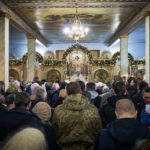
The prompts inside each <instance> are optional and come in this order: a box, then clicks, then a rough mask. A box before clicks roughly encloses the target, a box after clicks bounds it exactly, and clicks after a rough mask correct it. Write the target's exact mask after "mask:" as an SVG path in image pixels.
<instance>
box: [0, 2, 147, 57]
mask: <svg viewBox="0 0 150 150" xmlns="http://www.w3.org/2000/svg"><path fill="white" fill-rule="evenodd" d="M77 7H78V15H79V18H80V21H81V23H82V25H83V26H86V27H88V28H89V33H88V35H87V36H86V37H85V38H83V39H81V40H80V41H79V42H80V43H83V44H84V43H85V44H87V45H90V44H92V43H95V45H96V44H101V45H104V47H106V48H109V46H110V45H112V43H114V42H115V41H116V40H117V39H118V38H119V37H120V35H122V34H130V35H131V36H129V44H131V45H129V51H130V52H131V51H132V50H133V49H136V50H137V49H138V47H140V46H139V45H140V43H142V44H143V43H144V42H145V25H144V19H145V18H144V15H145V13H146V12H147V11H148V10H149V11H150V0H0V11H2V12H6V13H8V14H9V15H10V16H11V20H10V24H11V25H10V44H11V46H10V48H11V49H14V47H15V45H16V44H18V47H17V48H15V50H16V49H17V50H16V51H17V52H16V54H19V57H21V55H22V54H21V53H23V51H27V46H26V44H27V39H26V35H33V36H35V37H36V38H37V39H38V40H39V41H41V43H43V44H44V45H45V46H52V47H53V46H54V45H55V46H56V45H61V44H72V43H74V42H75V41H74V40H73V39H70V38H68V37H67V36H66V35H65V34H64V32H63V30H64V28H65V27H71V26H72V23H73V21H74V17H75V13H76V8H77ZM141 25H142V26H141ZM139 27H140V28H139ZM21 44H23V45H21ZM144 44H145V43H144ZM144 44H143V45H144ZM132 45H134V46H136V45H138V47H136V48H134V46H132ZM91 47H93V46H91ZM47 49H48V47H47ZM56 49H60V48H56ZM110 49H112V50H113V48H111V47H110ZM143 49H144V46H142V47H141V48H140V50H139V52H138V53H140V54H141V53H142V50H143ZM100 50H103V49H101V48H100ZM105 50H106V49H105ZM115 50H116V49H114V51H115ZM117 50H119V46H118V48H117ZM138 53H135V54H138Z"/></svg>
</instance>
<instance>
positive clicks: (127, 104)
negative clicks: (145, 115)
mask: <svg viewBox="0 0 150 150" xmlns="http://www.w3.org/2000/svg"><path fill="white" fill-rule="evenodd" d="M115 112H116V113H117V114H118V116H119V118H122V116H123V118H128V117H130V118H132V117H133V118H134V116H135V113H136V110H135V107H134V104H133V103H132V101H130V100H129V99H120V100H119V101H117V102H116V107H115Z"/></svg>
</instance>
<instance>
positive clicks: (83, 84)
mask: <svg viewBox="0 0 150 150" xmlns="http://www.w3.org/2000/svg"><path fill="white" fill-rule="evenodd" d="M78 83H79V84H80V86H81V90H82V91H84V90H85V83H84V82H83V81H78Z"/></svg>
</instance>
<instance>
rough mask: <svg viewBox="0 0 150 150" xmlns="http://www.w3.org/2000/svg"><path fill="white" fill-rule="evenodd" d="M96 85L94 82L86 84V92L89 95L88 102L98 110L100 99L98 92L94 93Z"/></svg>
mask: <svg viewBox="0 0 150 150" xmlns="http://www.w3.org/2000/svg"><path fill="white" fill-rule="evenodd" d="M95 89H96V85H95V83H94V82H88V83H87V84H86V90H87V91H88V92H89V93H90V95H91V99H90V102H91V103H92V104H94V105H95V106H96V107H97V108H98V109H99V108H100V105H101V97H100V96H99V94H98V92H96V90H95Z"/></svg>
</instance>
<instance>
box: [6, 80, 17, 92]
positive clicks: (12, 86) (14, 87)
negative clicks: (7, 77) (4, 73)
mask: <svg viewBox="0 0 150 150" xmlns="http://www.w3.org/2000/svg"><path fill="white" fill-rule="evenodd" d="M6 92H8V93H11V94H13V93H14V94H16V93H18V92H20V88H19V86H18V85H17V84H16V83H15V82H10V83H9V86H8V89H7V91H6Z"/></svg>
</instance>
